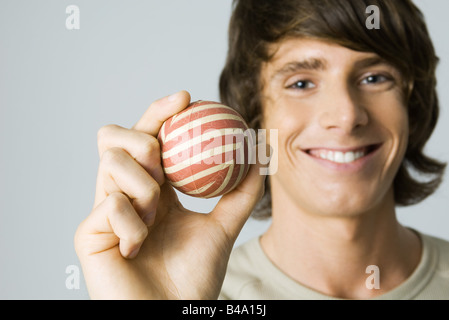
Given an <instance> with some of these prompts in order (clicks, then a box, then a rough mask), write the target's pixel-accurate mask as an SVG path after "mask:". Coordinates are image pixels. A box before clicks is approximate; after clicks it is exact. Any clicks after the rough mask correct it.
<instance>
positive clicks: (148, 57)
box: [0, 0, 449, 299]
mask: <svg viewBox="0 0 449 320" xmlns="http://www.w3.org/2000/svg"><path fill="white" fill-rule="evenodd" d="M416 3H417V4H418V6H419V7H420V8H421V9H422V10H423V11H424V13H425V15H426V17H427V20H428V24H429V28H430V31H431V33H432V36H433V39H434V42H435V45H436V49H437V52H438V54H439V56H440V57H441V59H442V62H441V64H440V67H439V70H438V78H439V92H440V99H441V106H442V112H441V119H440V122H439V125H438V127H437V129H436V132H435V134H434V136H433V137H432V140H431V141H430V143H429V145H428V152H429V154H430V155H432V156H435V157H438V158H441V159H444V160H446V161H447V160H449V147H448V142H447V141H448V140H447V139H448V137H449V128H448V123H449V110H448V104H449V90H447V88H448V85H449V38H448V36H447V30H449V20H448V19H447V12H449V2H448V1H447V0H419V1H416ZM71 4H75V5H77V6H79V8H80V13H81V28H80V30H72V31H69V30H67V29H66V27H65V20H66V17H67V14H66V12H65V8H66V7H67V6H68V5H71ZM230 12H231V1H230V0H226V1H224V0H220V1H218V0H192V1H185V0H167V1H137V0H133V1H125V0H122V1H111V0H108V1H106V0H95V1H82V0H73V1H65V0H45V1H44V0H41V1H23V0H0V147H1V148H0V152H1V153H0V298H1V299H86V298H88V295H87V291H86V287H85V284H84V279H83V278H82V276H81V279H80V280H81V282H80V288H79V289H72V290H70V289H67V288H66V285H65V281H66V278H67V277H68V274H66V267H67V266H70V265H74V266H79V261H78V259H77V257H76V254H75V251H74V248H73V235H74V232H75V230H76V228H77V226H78V224H79V223H80V222H81V221H82V220H83V219H84V218H85V217H86V216H87V215H88V214H89V212H90V210H91V207H92V204H93V197H94V187H95V179H96V171H97V166H98V155H97V150H96V134H97V130H98V129H99V128H100V127H101V126H103V125H105V124H109V123H115V124H119V125H121V126H124V127H130V126H132V125H133V124H134V123H135V122H136V121H137V120H138V118H139V117H140V115H141V114H142V113H143V112H144V111H145V110H146V108H147V107H148V105H149V104H150V103H151V102H152V101H153V100H155V99H157V98H160V97H162V96H165V95H168V94H170V93H173V92H176V91H178V90H181V89H186V90H189V91H190V92H191V94H192V99H193V100H197V99H211V100H218V89H217V83H218V76H219V73H220V71H221V68H222V66H223V64H224V60H225V55H226V50H227V42H226V37H227V26H228V20H229V16H230ZM447 178H448V175H446V181H445V183H444V184H443V185H442V186H441V188H440V189H439V190H438V192H437V193H436V194H435V195H434V196H433V197H431V198H429V199H428V200H426V201H425V202H423V203H422V204H419V205H417V206H414V207H410V208H406V209H400V210H399V219H400V220H401V222H403V223H404V224H405V225H408V226H410V227H413V228H416V229H419V230H421V231H423V232H426V233H428V234H432V235H435V236H439V237H442V238H445V239H448V240H449V212H448V211H449V210H448V208H449V184H448V179H447ZM181 201H182V202H183V203H184V204H185V205H186V206H187V207H188V208H195V209H197V210H199V211H203V212H208V211H210V210H211V209H212V208H213V206H214V205H215V203H216V201H217V200H216V199H213V200H196V199H193V198H189V197H185V196H182V197H181ZM267 225H268V222H257V221H253V220H250V221H249V222H248V223H247V224H246V226H245V228H244V230H243V232H242V234H241V236H240V237H239V239H238V242H237V244H240V243H242V242H243V241H245V240H247V239H249V238H252V237H254V236H256V235H257V234H260V233H261V232H263V231H264V230H265V229H266V227H267Z"/></svg>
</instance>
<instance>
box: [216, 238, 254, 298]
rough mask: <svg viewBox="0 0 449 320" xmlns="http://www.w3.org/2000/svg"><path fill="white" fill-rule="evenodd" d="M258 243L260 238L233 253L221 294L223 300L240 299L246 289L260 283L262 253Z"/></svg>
mask: <svg viewBox="0 0 449 320" xmlns="http://www.w3.org/2000/svg"><path fill="white" fill-rule="evenodd" d="M258 241H259V239H258V238H254V239H252V240H250V241H248V242H246V243H244V244H243V245H240V246H238V247H236V248H234V250H233V251H232V253H231V256H230V258H229V263H228V268H227V271H226V276H225V280H224V282H223V287H222V290H221V294H220V298H221V299H226V300H227V299H232V300H234V299H240V298H241V292H242V291H243V289H244V288H245V287H248V286H257V284H258V283H260V281H261V274H260V273H261V270H260V265H259V264H260V261H259V260H260V255H261V254H262V253H261V252H259V251H260V250H261V248H260V245H259V243H258ZM258 265H259V268H258V267H257V266H258Z"/></svg>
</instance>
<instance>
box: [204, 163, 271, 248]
mask: <svg viewBox="0 0 449 320" xmlns="http://www.w3.org/2000/svg"><path fill="white" fill-rule="evenodd" d="M266 166H267V165H262V164H260V163H259V162H257V163H256V164H252V165H251V167H250V170H249V172H248V174H247V176H246V177H245V179H244V180H243V181H242V182H241V183H240V184H239V185H238V186H237V187H236V188H235V189H234V190H232V191H231V192H229V193H227V194H225V195H224V196H222V197H221V199H220V201H219V202H218V203H217V205H216V206H215V208H214V210H213V211H212V213H211V216H212V217H213V218H214V219H216V220H217V221H218V222H219V223H220V224H221V225H222V226H223V229H224V230H225V232H226V233H227V234H228V236H229V237H230V239H234V240H235V239H236V238H237V236H238V234H239V233H240V231H241V229H242V227H243V225H244V224H245V222H246V221H247V220H248V218H249V216H250V215H251V213H252V211H253V208H254V207H255V205H256V204H257V202H258V201H260V199H261V198H262V196H263V194H264V191H265V190H264V186H265V179H266V175H262V174H261V173H260V172H261V170H260V169H261V168H263V167H266Z"/></svg>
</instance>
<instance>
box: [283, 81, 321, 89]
mask: <svg viewBox="0 0 449 320" xmlns="http://www.w3.org/2000/svg"><path fill="white" fill-rule="evenodd" d="M315 87H316V85H315V84H314V83H313V82H311V81H309V80H300V81H296V82H295V83H293V84H292V85H290V86H288V87H287V88H290V89H300V90H306V89H311V88H315Z"/></svg>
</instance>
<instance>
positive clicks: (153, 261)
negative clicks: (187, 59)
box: [75, 0, 449, 299]
mask: <svg viewBox="0 0 449 320" xmlns="http://www.w3.org/2000/svg"><path fill="white" fill-rule="evenodd" d="M369 5H376V6H377V7H378V8H379V9H380V17H381V19H382V20H381V25H380V29H368V28H367V27H366V24H365V20H366V17H367V15H366V13H365V12H366V8H367V7H368V6H369ZM229 35H230V42H229V53H228V60H227V63H226V66H225V68H224V70H223V73H222V77H221V79H220V89H221V93H222V100H223V102H225V103H227V104H229V105H231V106H233V107H235V108H236V109H237V110H239V111H240V112H241V113H242V114H243V115H244V117H245V118H246V120H247V121H248V123H249V124H250V125H251V126H252V127H253V128H264V129H276V130H278V138H279V139H278V143H277V149H278V159H279V165H278V171H277V173H276V174H274V175H273V176H270V177H269V178H268V180H267V181H266V187H265V188H264V181H265V177H264V176H261V175H260V174H259V168H260V165H259V164H256V165H253V166H252V168H251V170H250V172H249V174H248V176H247V178H246V179H245V180H244V181H243V182H242V184H241V185H239V186H238V188H237V189H235V190H234V191H232V192H230V193H228V194H226V195H225V196H223V197H222V198H221V199H220V201H219V203H218V204H217V206H216V208H215V209H214V210H213V211H212V212H211V213H210V214H209V215H204V214H199V213H195V212H191V211H188V210H186V209H184V208H183V207H182V205H181V204H180V203H179V201H178V200H177V198H176V194H175V193H174V191H173V189H172V188H171V187H170V186H168V184H167V183H164V175H163V172H162V168H161V163H160V151H159V145H158V143H157V139H156V136H157V133H158V131H159V129H160V127H161V125H162V123H163V121H165V120H166V119H167V118H169V117H170V116H171V115H173V114H176V113H177V112H179V111H181V110H182V109H184V108H185V107H186V106H187V105H188V103H189V101H190V97H189V95H188V93H187V92H184V91H183V92H179V93H177V94H174V95H172V96H169V97H166V98H163V99H161V100H158V101H156V102H154V103H153V104H152V105H151V106H150V107H149V109H148V111H147V112H146V113H145V114H144V115H143V117H142V118H141V119H140V120H139V121H138V122H137V123H136V125H135V126H134V127H133V128H131V129H125V128H121V127H118V126H106V127H104V128H102V129H101V130H100V131H99V135H98V138H99V140H98V141H99V152H100V155H101V161H100V167H99V172H98V180H97V189H96V197H95V205H94V209H93V211H92V213H91V214H90V216H89V217H88V218H87V219H86V220H85V221H83V223H82V224H81V225H80V226H79V228H78V230H77V233H76V237H75V245H76V249H77V253H78V255H79V257H80V261H81V263H82V265H83V271H84V275H85V278H86V281H87V284H88V289H89V293H90V295H91V297H92V298H142V299H145V298H148V299H177V298H180V299H215V298H217V297H219V295H220V293H221V295H220V297H221V298H223V299H330V298H344V299H368V298H385V299H432V298H440V299H449V243H448V242H446V241H443V240H441V239H436V238H434V237H430V236H427V235H424V234H421V233H419V232H418V231H416V230H410V229H407V228H405V227H403V226H402V225H400V224H399V223H398V221H397V220H396V215H395V207H396V205H408V204H413V203H416V202H419V201H421V200H422V199H424V198H426V197H427V196H429V195H430V194H432V192H433V191H434V190H435V189H436V188H437V186H438V185H439V183H440V182H441V178H442V176H443V172H444V167H445V165H444V164H442V163H440V162H438V161H436V160H433V159H431V158H429V157H427V156H425V155H424V154H423V147H424V145H425V143H426V141H427V140H428V138H429V137H430V135H431V133H432V131H433V129H434V127H435V124H436V120H437V118H438V99H437V95H436V92H435V84H436V80H435V68H436V64H437V57H436V56H435V52H434V49H433V46H432V43H431V40H430V38H429V36H428V33H427V30H426V26H425V23H424V21H423V18H422V16H421V14H420V12H419V10H418V9H417V8H416V7H415V6H414V5H413V4H412V3H411V2H410V1H400V2H399V1H395V0H388V1H387V0H385V1H369V3H368V2H365V1H360V0H354V1H334V0H332V1H330V0H327V1H326V0H313V1H311V0H283V1H279V0H276V1H262V2H261V1H256V0H245V1H237V2H236V3H235V8H234V12H233V17H232V19H231V25H230V30H229ZM268 132H269V130H268ZM268 141H269V140H268ZM411 169H414V170H416V171H418V172H419V173H424V174H430V175H432V179H431V180H430V181H429V180H428V181H426V182H421V181H417V180H415V179H414V178H413V177H412V175H411V174H410V170H411ZM268 183H269V184H268ZM264 189H265V196H264V197H263V199H262V201H259V200H260V199H261V198H262V195H263V194H264ZM256 205H257V206H256ZM255 207H256V208H255ZM254 208H255V209H254ZM253 211H255V214H256V215H265V216H266V215H267V214H268V215H271V217H272V224H271V226H270V228H269V230H268V231H267V232H266V233H265V234H264V235H262V236H261V237H260V238H258V239H254V240H253V241H250V242H249V243H247V244H245V245H243V246H242V247H240V248H237V249H236V250H235V251H234V253H233V254H232V255H231V250H232V246H233V243H234V241H235V239H236V237H237V235H238V233H239V232H240V230H241V228H242V226H243V224H244V223H245V221H246V220H247V218H248V217H249V215H250V214H251V213H252V212H253ZM229 257H231V258H230V259H229ZM367 270H368V271H369V272H370V270H374V271H373V272H378V274H377V276H378V278H373V279H374V280H373V282H374V288H373V286H371V284H373V283H371V282H369V281H367V278H368V277H369V275H370V274H369V273H368V274H367ZM225 275H226V277H225ZM375 282H378V283H375Z"/></svg>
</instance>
